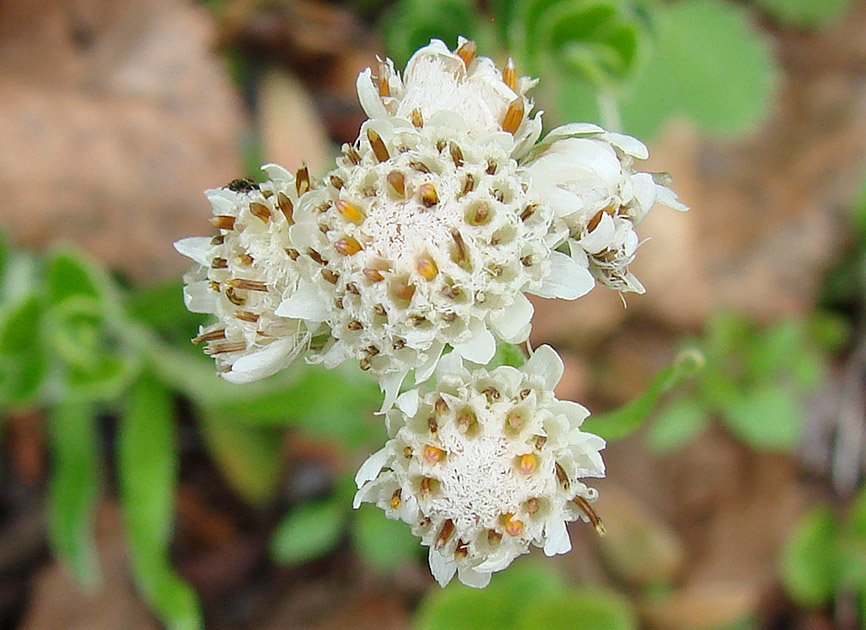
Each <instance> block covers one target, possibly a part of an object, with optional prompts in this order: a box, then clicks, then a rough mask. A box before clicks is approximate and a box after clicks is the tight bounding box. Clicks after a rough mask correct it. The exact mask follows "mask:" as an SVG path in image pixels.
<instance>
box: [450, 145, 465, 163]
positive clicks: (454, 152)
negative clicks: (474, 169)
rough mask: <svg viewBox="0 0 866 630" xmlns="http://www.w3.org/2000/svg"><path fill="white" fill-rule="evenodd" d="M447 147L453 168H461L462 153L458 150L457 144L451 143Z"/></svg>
mask: <svg viewBox="0 0 866 630" xmlns="http://www.w3.org/2000/svg"><path fill="white" fill-rule="evenodd" d="M448 147H449V148H450V149H451V159H452V160H454V166H456V167H457V168H460V167H461V166H463V151H461V150H460V147H459V146H457V143H456V142H451V143H449V144H448Z"/></svg>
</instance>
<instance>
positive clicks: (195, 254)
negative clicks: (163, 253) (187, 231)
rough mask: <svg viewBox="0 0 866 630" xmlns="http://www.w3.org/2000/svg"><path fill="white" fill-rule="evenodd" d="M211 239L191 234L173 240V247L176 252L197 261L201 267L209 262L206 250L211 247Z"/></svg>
mask: <svg viewBox="0 0 866 630" xmlns="http://www.w3.org/2000/svg"><path fill="white" fill-rule="evenodd" d="M210 242H211V239H210V238H208V237H207V236H191V237H189V238H182V239H180V240H179V241H175V243H174V248H175V250H177V253H178V254H181V255H182V256H186V257H187V258H190V259H192V260H194V261H195V262H197V263H198V264H199V265H201V266H202V267H207V266H208V265H209V264H210V257H209V256H208V250H210V248H211V244H210Z"/></svg>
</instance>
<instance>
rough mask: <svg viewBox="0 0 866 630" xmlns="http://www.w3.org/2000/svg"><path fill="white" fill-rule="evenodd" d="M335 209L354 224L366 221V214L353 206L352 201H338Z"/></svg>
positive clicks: (335, 203)
mask: <svg viewBox="0 0 866 630" xmlns="http://www.w3.org/2000/svg"><path fill="white" fill-rule="evenodd" d="M334 207H335V208H336V209H337V212H339V213H340V214H341V215H343V217H344V218H346V219H348V220H349V221H351V222H352V223H361V222H363V221H364V213H363V212H362V211H361V208H359V207H358V206H356V205H355V204H353V203H352V202H351V201H346V200H345V199H337V200H336V201H335V202H334Z"/></svg>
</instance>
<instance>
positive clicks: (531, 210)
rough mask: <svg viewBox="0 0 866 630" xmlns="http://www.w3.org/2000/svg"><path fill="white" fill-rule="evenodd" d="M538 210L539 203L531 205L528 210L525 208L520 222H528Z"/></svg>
mask: <svg viewBox="0 0 866 630" xmlns="http://www.w3.org/2000/svg"><path fill="white" fill-rule="evenodd" d="M537 208H538V204H537V203H531V204H529V205H528V206H526V208H524V210H523V212H522V213H521V214H520V220H521V221H526V219H528V218H529V217H531V216H532V215H533V214H535V211H536V209H537Z"/></svg>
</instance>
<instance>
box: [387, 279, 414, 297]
mask: <svg viewBox="0 0 866 630" xmlns="http://www.w3.org/2000/svg"><path fill="white" fill-rule="evenodd" d="M390 289H391V295H393V296H394V297H395V298H397V299H398V300H411V299H412V296H413V295H415V285H414V284H410V283H409V280H408V279H406V278H394V279H392V280H391V285H390Z"/></svg>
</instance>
